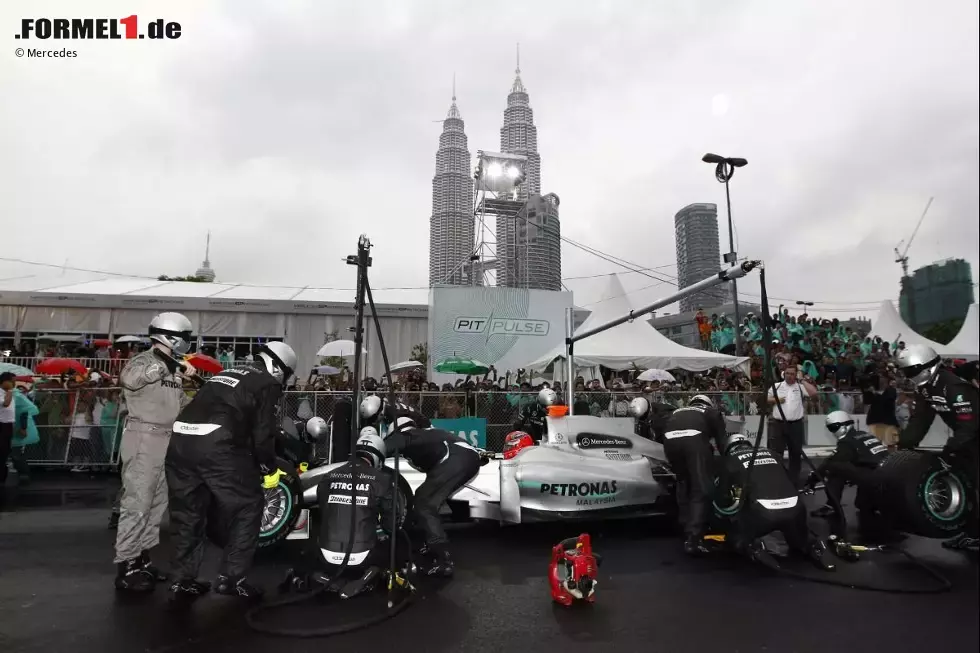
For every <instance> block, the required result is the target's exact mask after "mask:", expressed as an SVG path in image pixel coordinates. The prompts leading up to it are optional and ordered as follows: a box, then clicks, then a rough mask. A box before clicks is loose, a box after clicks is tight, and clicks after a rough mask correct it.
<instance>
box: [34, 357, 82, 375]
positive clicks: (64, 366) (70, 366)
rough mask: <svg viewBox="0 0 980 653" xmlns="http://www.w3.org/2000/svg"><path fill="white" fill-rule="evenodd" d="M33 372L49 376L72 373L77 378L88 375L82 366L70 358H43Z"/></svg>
mask: <svg viewBox="0 0 980 653" xmlns="http://www.w3.org/2000/svg"><path fill="white" fill-rule="evenodd" d="M34 371H35V372H37V373H38V374H47V375H51V376H54V375H57V374H64V373H65V372H72V373H74V374H77V375H79V376H85V375H86V374H88V369H86V367H85V366H84V365H82V364H81V363H80V362H79V361H76V360H72V359H70V358H45V359H43V360H42V361H41V362H39V363H38V364H37V365H36V366H35V367H34Z"/></svg>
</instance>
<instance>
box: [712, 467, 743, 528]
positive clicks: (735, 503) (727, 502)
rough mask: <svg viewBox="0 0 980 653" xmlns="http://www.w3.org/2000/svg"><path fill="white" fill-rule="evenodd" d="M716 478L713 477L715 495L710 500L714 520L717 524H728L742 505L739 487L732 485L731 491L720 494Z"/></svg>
mask: <svg viewBox="0 0 980 653" xmlns="http://www.w3.org/2000/svg"><path fill="white" fill-rule="evenodd" d="M717 488H718V479H717V478H716V479H715V489H716V491H715V496H714V499H713V500H712V502H711V510H712V513H713V516H714V520H715V522H716V523H717V524H728V523H729V522H731V520H732V518H733V517H735V515H737V514H738V511H739V510H740V509H741V507H742V493H741V488H739V487H733V488H732V491H731V492H728V493H726V496H722V495H721V493H720V492H718V491H717Z"/></svg>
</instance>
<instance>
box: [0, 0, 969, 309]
mask: <svg viewBox="0 0 980 653" xmlns="http://www.w3.org/2000/svg"><path fill="white" fill-rule="evenodd" d="M85 4H86V9H85V11H84V12H81V13H84V14H85V15H89V14H91V15H96V14H97V15H99V16H103V15H104V16H116V15H118V16H125V15H128V14H131V13H134V12H135V13H137V14H138V15H140V16H141V18H143V17H145V18H151V17H157V16H159V17H163V18H165V19H167V20H177V21H180V22H181V24H182V26H183V35H182V36H181V38H180V39H179V40H176V41H171V42H149V41H138V42H95V41H91V42H61V43H57V44H55V45H57V46H59V47H61V46H70V47H71V48H74V49H77V50H78V52H79V56H78V57H77V58H74V59H61V60H36V59H34V60H30V59H27V58H24V59H16V58H14V57H12V56H6V55H5V56H4V57H3V58H2V63H0V82H2V84H3V88H4V91H5V97H7V98H15V101H12V102H4V103H3V105H2V106H0V153H2V154H0V166H2V167H0V196H2V197H4V198H5V207H4V212H5V214H6V215H8V216H12V220H10V222H11V224H12V225H13V227H12V228H11V229H9V230H8V232H7V233H5V234H4V236H3V239H2V241H0V255H3V256H8V257H9V256H14V257H18V258H25V259H32V260H42V261H48V262H53V263H61V262H62V261H63V260H65V259H66V258H67V259H69V260H70V261H71V264H73V265H83V264H84V266H85V267H97V268H101V269H110V270H117V271H120V272H130V273H133V274H146V275H151V276H152V275H156V274H159V273H168V274H181V273H188V272H191V271H192V270H194V269H195V268H196V267H197V265H198V264H199V262H200V259H201V258H202V254H203V251H202V250H203V243H204V234H205V232H206V231H207V230H209V229H210V230H211V231H212V232H213V241H212V252H211V261H212V264H213V265H214V267H215V268H216V270H217V272H218V275H219V278H222V279H226V280H231V281H237V282H246V283H259V284H274V283H282V284H289V285H298V286H301V285H322V286H338V287H348V286H353V282H354V279H353V276H352V272H351V270H350V268H348V267H347V266H345V265H344V264H343V263H342V261H341V259H342V258H343V257H344V256H346V255H347V254H349V253H351V252H352V251H353V249H354V248H355V243H356V239H357V235H358V234H360V233H361V232H367V233H368V234H370V235H371V237H372V239H373V240H374V242H375V243H376V246H377V250H376V254H377V259H378V263H377V264H376V265H375V267H374V268H373V270H372V273H373V274H374V285H375V287H385V286H406V285H418V286H422V285H424V284H425V283H426V280H427V270H428V266H427V263H428V233H427V231H428V229H427V225H428V216H429V213H430V211H431V178H432V175H433V172H434V164H435V151H436V148H437V145H438V136H439V133H440V130H441V125H440V124H439V123H438V121H439V120H441V119H442V118H443V117H444V116H445V113H446V110H447V108H448V105H449V99H450V97H449V96H450V93H451V82H452V77H453V74H454V73H455V74H456V78H457V96H458V102H459V107H460V110H461V111H462V113H463V117H464V119H465V121H466V131H467V135H468V137H469V147H470V150H471V151H473V152H475V150H477V149H488V150H495V149H497V148H498V146H499V128H500V125H501V122H502V113H503V108H504V106H505V102H506V93H507V91H508V89H509V87H510V83H511V81H512V79H513V68H514V65H515V61H514V58H515V52H514V50H515V44H516V42H518V41H519V42H520V43H521V58H522V60H521V65H522V77H523V79H524V82H525V84H526V86H527V87H528V90H529V92H530V97H531V104H532V107H533V109H534V112H535V121H536V124H537V125H538V130H539V133H538V141H539V150H540V152H541V158H542V180H543V186H544V190H545V191H546V192H547V191H551V192H556V193H557V194H558V195H559V196H560V197H561V200H562V204H561V209H562V215H561V218H562V229H563V233H564V234H565V235H567V236H568V237H570V238H572V239H574V240H577V241H581V242H583V243H587V244H589V245H591V246H593V247H597V248H599V249H601V250H603V251H606V252H609V253H612V254H614V255H616V256H619V257H622V258H624V259H627V260H629V261H631V262H635V263H637V264H639V265H640V266H642V267H658V266H664V265H669V264H671V263H673V261H674V257H675V252H674V239H673V215H674V213H675V212H676V211H677V210H678V209H679V208H681V207H682V206H685V205H686V204H689V203H692V202H715V203H717V204H719V207H720V208H721V209H722V210H723V207H724V191H723V189H722V187H721V185H720V184H718V183H717V182H716V181H715V180H714V177H713V175H712V170H711V169H710V167H709V166H707V165H705V164H703V163H701V162H700V157H701V155H702V154H703V153H704V152H706V151H717V152H719V153H722V154H730V155H738V156H744V157H746V158H747V159H748V160H749V162H750V164H749V166H748V167H746V168H745V169H743V170H740V171H739V172H738V174H737V175H736V176H735V178H734V179H733V180H732V183H731V192H732V202H733V205H732V206H733V214H734V218H735V224H736V228H737V231H738V249H739V251H740V253H741V254H742V255H745V256H751V257H762V258H765V259H766V260H767V262H768V268H767V269H768V278H769V283H770V286H771V288H770V292H771V293H772V294H773V295H776V296H782V297H799V298H801V299H807V298H817V299H821V300H826V301H831V302H836V303H838V305H837V306H836V309H841V308H843V304H844V303H847V302H864V301H866V300H875V301H877V300H880V299H882V298H894V297H896V296H897V293H898V276H899V267H898V266H897V265H896V264H895V263H894V254H893V252H892V249H893V248H894V247H895V245H896V243H898V242H899V241H900V240H902V239H906V240H907V239H908V238H909V237H910V236H911V233H912V230H913V229H914V227H915V222H916V220H917V219H918V215H919V213H920V212H921V210H922V207H923V206H924V205H925V202H926V200H927V199H928V198H929V197H930V196H935V198H936V199H935V202H934V203H933V206H932V208H931V209H930V213H929V215H928V216H927V218H926V220H925V222H924V224H923V227H922V229H921V231H920V232H919V234H918V235H917V237H916V240H915V242H914V243H913V245H912V248H911V249H910V252H909V254H910V259H911V264H912V267H913V268H914V267H916V266H918V265H922V264H926V263H929V262H932V261H933V260H936V259H940V258H946V257H963V258H966V259H967V260H969V261H970V262H971V264H972V265H973V266H974V269H976V268H977V266H978V264H980V260H978V259H980V254H978V239H980V233H978V227H977V225H978V214H977V202H976V198H977V196H978V195H980V183H978V179H980V166H978V138H980V128H978V111H980V100H978V82H977V79H978V75H980V70H978V54H977V53H978V49H980V44H978V38H977V32H976V29H975V25H976V24H977V22H978V15H977V7H976V6H975V3H974V5H971V4H970V3H964V2H952V1H950V2H940V3H938V4H936V3H934V4H933V5H929V6H928V7H927V6H925V5H923V4H921V3H917V2H913V1H912V0H905V1H902V2H894V1H893V2H887V3H886V2H884V1H874V2H871V1H868V2H862V3H847V2H842V1H838V2H823V3H772V2H766V1H758V2H741V3H728V2H721V1H719V0H715V1H701V2H685V3H650V2H642V1H637V2H626V1H617V2H611V1H605V2H595V3H584V4H583V3H569V2H560V1H549V2H545V1H539V2H535V3H526V2H509V1H504V0H500V1H498V2H495V3H490V4H487V3H460V2H411V3H409V2H404V1H390V2H359V3H325V2H313V1H309V2H302V1H298V0H292V1H289V2H283V1H280V2H275V3H269V2H260V1H258V0H249V1H242V0H236V1H235V2H230V1H229V2H203V1H184V2H176V1H175V2H169V3H166V4H163V5H161V4H160V3H151V2H145V1H144V2H138V1H137V2H134V1H133V0H128V1H126V2H123V1H122V0H119V1H115V0H113V1H107V2H98V3H96V2H93V3H85ZM38 6H39V5H38V4H37V3H34V2H28V1H27V0H16V1H14V2H6V3H3V8H2V9H0V25H2V28H3V29H4V30H6V32H3V33H6V34H8V35H12V34H13V33H14V32H15V31H16V30H17V27H18V25H19V21H20V19H21V18H22V17H27V16H32V15H35V14H43V15H45V16H51V17H57V16H64V17H73V16H78V15H79V13H80V10H79V6H78V3H74V2H46V3H44V4H43V7H44V9H43V11H41V10H39V9H37V7H38ZM8 42H9V43H8V44H9V45H10V49H13V47H15V44H14V40H13V38H12V36H11V37H8ZM21 43H22V42H21ZM49 43H53V42H49ZM719 98H723V99H724V100H723V101H722V100H720V99H719ZM721 106H724V108H725V110H724V111H722V110H720V107H721ZM6 222H7V221H6V220H5V223H6ZM721 231H722V240H723V248H722V249H723V250H724V249H726V247H725V246H724V245H725V243H726V242H727V234H726V229H725V228H724V226H722V230H721ZM613 271H617V267H616V266H614V265H612V264H610V263H608V262H604V261H601V260H600V259H598V258H596V257H594V256H591V255H589V254H586V253H584V252H581V251H579V250H577V249H575V248H574V247H571V246H568V245H566V246H565V247H564V249H563V275H564V276H568V277H574V276H586V275H591V274H600V273H605V272H613ZM35 272H37V271H36V270H34V269H31V268H25V267H24V266H10V265H7V266H3V267H2V268H0V277H6V276H14V275H16V274H26V273H35ZM869 272H870V274H869ZM656 274H657V275H658V276H661V278H663V277H662V275H663V274H666V275H675V274H676V270H672V269H670V268H664V269H662V270H661V271H660V272H659V273H656ZM634 278H635V281H634ZM625 283H626V287H627V289H630V290H633V289H636V288H641V287H643V286H647V285H651V284H653V283H655V281H654V280H651V279H648V278H644V277H642V276H640V275H636V274H631V275H627V277H626V280H625ZM752 283H754V282H752ZM631 284H632V285H631ZM568 285H569V287H571V288H573V289H575V290H576V291H578V294H579V296H578V297H576V302H577V303H580V304H581V303H588V301H594V300H595V299H597V298H598V295H597V294H595V295H594V296H591V297H590V296H589V293H590V292H592V290H591V286H590V284H589V283H587V282H586V281H569V282H568ZM743 286H744V287H748V282H746V284H743ZM667 288H668V285H667V284H664V285H663V286H657V287H655V288H652V289H646V290H642V291H638V292H637V293H636V294H635V296H634V295H631V299H632V300H633V301H634V303H635V304H637V303H642V302H643V301H646V300H647V299H648V298H650V297H651V295H650V293H654V294H653V295H652V297H656V296H657V294H663V293H664V292H666V291H667ZM600 292H601V291H600ZM745 292H749V291H748V290H746V291H745ZM752 292H753V293H757V291H752ZM828 308H830V307H828ZM864 308H866V307H865V306H864V305H863V304H855V310H856V311H859V310H861V309H864Z"/></svg>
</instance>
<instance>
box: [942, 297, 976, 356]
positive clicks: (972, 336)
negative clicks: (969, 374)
mask: <svg viewBox="0 0 980 653" xmlns="http://www.w3.org/2000/svg"><path fill="white" fill-rule="evenodd" d="M946 351H947V352H948V353H949V355H950V356H952V357H953V358H965V359H967V360H971V361H972V360H977V359H978V358H980V307H978V305H977V304H971V305H970V310H968V311H967V312H966V319H965V320H963V326H961V327H960V332H959V333H957V334H956V337H955V338H953V339H952V340H951V341H950V343H949V344H948V345H946Z"/></svg>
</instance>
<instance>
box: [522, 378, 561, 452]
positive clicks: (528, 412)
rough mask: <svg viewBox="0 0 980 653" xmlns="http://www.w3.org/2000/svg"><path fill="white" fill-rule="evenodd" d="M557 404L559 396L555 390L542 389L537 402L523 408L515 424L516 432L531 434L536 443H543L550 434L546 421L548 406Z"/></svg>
mask: <svg viewBox="0 0 980 653" xmlns="http://www.w3.org/2000/svg"><path fill="white" fill-rule="evenodd" d="M557 402H558V395H557V394H556V393H555V391H554V390H552V389H551V388H542V389H541V392H539V393H538V400H537V401H535V402H534V403H531V404H527V405H526V406H524V407H523V408H521V412H520V413H518V415H517V421H516V422H514V430H515V431H524V432H525V433H530V434H531V437H532V438H534V441H535V442H541V439H542V438H543V437H544V436H545V435H546V434H547V432H548V423H547V421H546V420H545V418H546V417H548V406H554V405H555V404H556V403H557Z"/></svg>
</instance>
